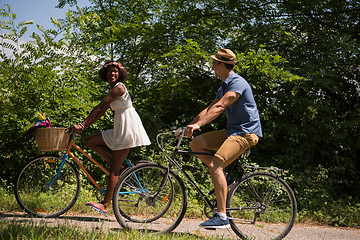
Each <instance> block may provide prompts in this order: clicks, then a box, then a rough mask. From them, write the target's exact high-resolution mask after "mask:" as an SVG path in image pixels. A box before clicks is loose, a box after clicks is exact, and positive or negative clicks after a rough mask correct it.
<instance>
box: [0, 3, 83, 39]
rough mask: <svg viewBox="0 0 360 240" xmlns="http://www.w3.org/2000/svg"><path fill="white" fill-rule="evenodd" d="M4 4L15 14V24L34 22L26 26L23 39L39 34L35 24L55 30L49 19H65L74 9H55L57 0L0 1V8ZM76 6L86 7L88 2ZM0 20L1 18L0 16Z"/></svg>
mask: <svg viewBox="0 0 360 240" xmlns="http://www.w3.org/2000/svg"><path fill="white" fill-rule="evenodd" d="M5 4H9V5H10V8H11V11H12V12H13V13H15V14H16V20H15V24H18V23H20V22H22V21H29V20H33V21H34V23H33V24H32V25H28V31H27V33H26V35H25V38H29V36H30V35H31V33H32V32H36V33H39V31H38V30H37V27H36V25H37V24H38V25H40V26H43V27H44V28H45V29H49V28H54V29H56V28H55V26H54V25H53V24H52V23H51V19H50V18H51V17H53V18H65V16H66V12H67V11H68V9H76V7H75V6H74V7H71V8H70V7H69V6H68V5H66V6H65V7H64V8H62V9H59V8H56V6H57V5H58V0H0V8H3V7H4V5H5ZM78 5H79V6H81V7H83V6H87V5H89V1H88V0H78ZM1 18H3V17H2V16H0V19H1ZM2 20H3V19H2Z"/></svg>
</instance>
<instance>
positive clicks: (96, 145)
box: [86, 133, 112, 164]
mask: <svg viewBox="0 0 360 240" xmlns="http://www.w3.org/2000/svg"><path fill="white" fill-rule="evenodd" d="M86 144H87V145H88V147H89V148H90V149H91V150H93V151H94V152H96V153H97V154H98V155H99V156H100V157H102V158H103V159H104V160H105V161H106V162H107V163H109V164H110V163H111V159H112V156H111V154H110V152H109V151H108V149H107V147H106V143H105V141H104V139H103V138H102V135H101V133H95V134H93V135H91V136H89V137H88V138H87V139H86Z"/></svg>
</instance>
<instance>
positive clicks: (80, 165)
mask: <svg viewBox="0 0 360 240" xmlns="http://www.w3.org/2000/svg"><path fill="white" fill-rule="evenodd" d="M74 138H75V134H73V135H72V136H71V139H70V141H69V144H68V146H67V149H66V152H65V153H64V155H63V157H62V162H61V164H60V167H59V170H58V172H57V174H56V176H55V177H54V178H53V179H52V180H51V181H50V182H49V183H48V184H47V186H48V187H49V186H51V184H52V183H53V182H54V181H55V180H56V179H57V177H58V176H59V174H60V172H61V170H62V168H63V165H64V163H65V161H66V159H67V158H68V156H70V157H71V158H72V159H73V160H74V161H75V163H76V164H77V165H78V166H79V167H80V168H81V170H83V171H84V173H85V174H86V176H87V177H88V178H89V179H90V181H91V182H92V183H93V184H94V186H95V187H96V188H97V189H98V190H99V191H100V193H101V194H103V193H105V191H106V190H103V189H101V187H100V186H99V184H98V183H97V182H96V181H95V180H94V178H93V177H92V176H91V175H90V173H89V172H88V171H87V170H86V169H85V168H84V166H83V164H82V163H81V162H80V161H79V160H78V159H77V158H76V157H75V155H74V154H73V153H72V152H71V148H72V147H74V148H75V149H76V150H78V151H79V152H81V153H82V154H83V155H84V156H85V157H86V158H87V159H89V160H90V161H91V162H92V163H94V164H95V165H96V166H98V167H99V168H100V169H101V170H102V171H103V172H104V173H106V174H107V175H109V174H110V173H109V171H107V170H106V169H105V168H104V167H103V166H102V165H101V164H100V163H98V162H97V161H96V160H95V159H93V158H92V157H90V156H89V155H88V154H87V153H86V152H85V151H84V150H82V149H81V148H80V147H79V146H78V145H77V144H76V143H75V142H74ZM125 160H126V162H127V164H128V165H129V167H131V164H130V162H129V160H128V159H127V158H126V159H125Z"/></svg>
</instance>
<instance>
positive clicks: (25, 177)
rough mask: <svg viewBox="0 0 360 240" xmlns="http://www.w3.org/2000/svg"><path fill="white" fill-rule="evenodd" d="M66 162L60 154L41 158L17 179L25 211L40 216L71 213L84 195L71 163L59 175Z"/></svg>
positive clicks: (20, 201)
mask: <svg viewBox="0 0 360 240" xmlns="http://www.w3.org/2000/svg"><path fill="white" fill-rule="evenodd" d="M61 162H62V159H61V158H60V157H59V156H56V155H41V156H38V157H35V158H34V159H32V160H30V161H29V162H27V163H26V164H25V165H24V166H23V167H22V168H21V170H20V171H19V172H18V174H17V176H16V180H15V185H14V186H15V187H14V192H15V197H16V201H17V202H18V204H19V205H20V207H21V208H22V209H24V210H25V211H26V212H27V213H29V214H30V215H33V216H37V217H46V218H51V217H57V216H60V215H62V214H64V213H65V212H67V211H68V210H69V209H70V208H71V207H72V206H73V205H74V204H75V202H76V200H77V198H78V196H79V193H80V187H81V183H80V177H79V174H78V172H77V170H76V168H75V167H74V165H73V164H71V163H70V162H69V161H67V160H65V163H64V165H63V168H62V170H61V172H60V174H59V175H58V177H57V178H56V179H55V180H54V181H53V182H52V183H51V184H49V183H50V182H51V180H52V179H54V176H56V175H57V172H58V169H59V168H60V164H61Z"/></svg>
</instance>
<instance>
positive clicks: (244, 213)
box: [227, 171, 297, 239]
mask: <svg viewBox="0 0 360 240" xmlns="http://www.w3.org/2000/svg"><path fill="white" fill-rule="evenodd" d="M227 208H228V215H229V218H230V225H231V228H232V229H233V231H234V232H235V233H236V234H237V235H238V236H239V237H240V238H242V239H282V238H284V237H285V236H286V235H287V234H288V233H289V232H290V230H291V228H292V227H293V225H294V222H295V218H296V211H297V207H296V199H295V195H294V193H293V191H292V190H291V188H290V187H289V185H288V184H287V183H286V182H285V181H284V180H283V179H282V178H280V177H278V176H276V175H275V174H272V173H269V172H262V171H258V172H253V173H249V174H246V175H244V176H243V177H242V179H241V181H240V182H237V183H236V184H235V185H234V186H233V187H232V188H231V189H230V191H229V194H228V198H227Z"/></svg>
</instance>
